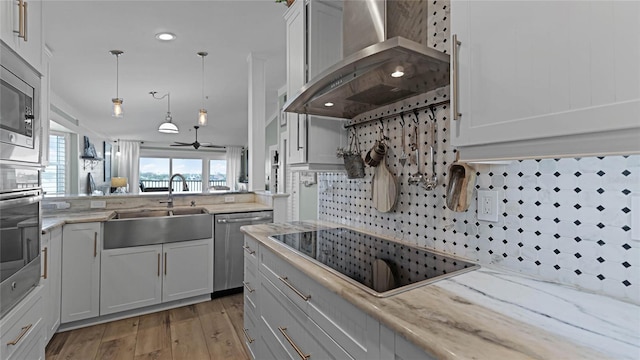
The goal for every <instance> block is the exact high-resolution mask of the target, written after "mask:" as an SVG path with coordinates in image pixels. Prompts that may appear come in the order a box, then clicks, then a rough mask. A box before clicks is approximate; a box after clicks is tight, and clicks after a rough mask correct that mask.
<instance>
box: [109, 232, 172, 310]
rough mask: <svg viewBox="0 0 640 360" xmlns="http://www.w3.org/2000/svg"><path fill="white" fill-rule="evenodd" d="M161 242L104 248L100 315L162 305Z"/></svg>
mask: <svg viewBox="0 0 640 360" xmlns="http://www.w3.org/2000/svg"><path fill="white" fill-rule="evenodd" d="M161 255H162V245H149V246H137V247H129V248H122V249H112V250H103V251H102V260H101V261H102V264H101V265H102V269H101V271H100V315H106V314H112V313H115V312H120V311H125V310H131V309H137V308H141V307H144V306H150V305H155V304H159V303H160V301H161V296H162V277H161V273H162V269H161V265H162V264H161V261H162V260H161Z"/></svg>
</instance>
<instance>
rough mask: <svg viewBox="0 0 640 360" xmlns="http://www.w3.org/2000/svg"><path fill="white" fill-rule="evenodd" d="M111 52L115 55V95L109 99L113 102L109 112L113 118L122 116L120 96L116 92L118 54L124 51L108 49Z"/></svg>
mask: <svg viewBox="0 0 640 360" xmlns="http://www.w3.org/2000/svg"><path fill="white" fill-rule="evenodd" d="M109 52H110V53H111V55H113V56H115V57H116V97H115V98H113V99H111V102H112V103H113V112H112V113H111V116H113V117H114V118H118V119H120V118H122V115H123V110H122V98H120V97H119V94H118V87H119V84H118V78H119V75H120V62H119V58H120V55H122V54H124V51H122V50H111V51H109Z"/></svg>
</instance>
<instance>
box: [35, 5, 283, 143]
mask: <svg viewBox="0 0 640 360" xmlns="http://www.w3.org/2000/svg"><path fill="white" fill-rule="evenodd" d="M285 10H286V7H285V6H284V5H282V4H278V3H275V2H274V1H273V0H252V1H250V0H232V1H218V0H215V1H213V0H208V1H182V0H173V1H151V0H142V1H103V0H82V1H78V0H75V1H58V0H49V1H44V2H43V14H44V19H45V20H44V36H45V43H46V45H47V46H48V47H49V48H50V49H51V51H52V53H53V58H52V62H51V70H52V75H51V90H52V92H53V93H54V94H55V97H57V98H59V99H61V100H63V101H62V102H61V103H60V105H63V104H64V103H66V104H68V106H67V108H66V109H65V108H64V107H63V106H59V107H61V108H63V110H65V111H67V112H69V114H70V115H72V116H73V117H75V118H77V119H78V120H79V121H80V124H81V126H83V127H85V128H88V129H91V130H92V131H94V132H96V133H98V134H102V135H104V136H106V137H107V138H109V139H112V140H116V139H128V140H140V141H144V142H145V144H148V143H149V144H153V145H154V146H158V145H160V144H164V145H168V144H170V143H171V142H173V141H182V142H192V141H193V137H194V134H193V129H192V127H193V125H196V119H197V114H198V109H199V108H200V105H201V94H202V83H201V79H202V77H201V73H202V62H201V61H202V60H201V58H200V57H199V56H197V55H196V53H197V52H198V51H206V52H208V53H209V55H208V56H207V57H206V58H205V96H207V97H208V98H207V99H205V108H206V109H207V110H208V112H209V125H208V126H207V127H206V128H203V129H200V130H199V131H198V140H199V141H201V142H213V143H214V144H218V145H246V144H247V99H248V90H247V88H248V64H247V56H248V55H249V54H250V53H253V54H254V56H256V57H258V58H262V59H264V60H266V66H265V71H266V91H267V99H266V103H267V105H266V108H267V110H266V116H267V117H270V116H271V115H272V114H273V113H274V112H275V111H276V107H277V105H276V103H277V90H278V89H279V88H280V87H282V86H283V85H284V84H285V81H286V79H285V27H284V19H283V13H284V12H285ZM161 31H169V32H172V33H174V34H176V35H177V39H176V40H174V41H172V42H160V41H159V40H157V39H155V34H156V33H158V32H161ZM113 49H118V50H123V51H124V54H123V55H122V56H120V60H119V61H120V85H119V96H120V97H121V98H123V99H124V104H123V107H124V111H125V117H124V118H123V119H114V118H112V117H111V98H113V97H116V58H115V56H113V55H111V54H110V53H109V50H113ZM152 90H153V91H158V92H159V95H162V94H164V93H166V92H171V114H172V116H173V121H174V123H176V125H178V127H179V128H180V134H178V135H169V134H161V133H159V132H158V131H157V128H158V125H160V123H161V122H163V120H164V117H165V115H166V111H167V100H166V98H165V99H164V100H154V99H153V98H152V97H151V95H149V92H150V91H152ZM65 106H66V105H65ZM190 130H191V131H190Z"/></svg>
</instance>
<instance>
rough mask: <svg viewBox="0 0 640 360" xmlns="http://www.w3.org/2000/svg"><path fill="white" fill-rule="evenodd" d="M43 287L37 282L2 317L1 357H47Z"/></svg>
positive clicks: (10, 358) (16, 359)
mask: <svg viewBox="0 0 640 360" xmlns="http://www.w3.org/2000/svg"><path fill="white" fill-rule="evenodd" d="M43 289H44V287H43V286H37V287H36V288H35V289H34V290H33V291H32V292H31V293H30V294H29V295H27V297H26V298H24V299H23V300H22V301H21V302H20V304H18V305H17V306H16V307H15V308H14V309H12V310H11V311H10V312H8V313H7V314H6V315H5V316H4V317H3V318H2V320H0V359H2V360H13V359H15V360H22V359H29V360H32V359H34V360H35V359H44V348H45V344H44V336H45V334H44V330H45V329H44V310H43V308H42V306H43V303H44V299H43V297H46V296H47V295H46V294H44V293H43Z"/></svg>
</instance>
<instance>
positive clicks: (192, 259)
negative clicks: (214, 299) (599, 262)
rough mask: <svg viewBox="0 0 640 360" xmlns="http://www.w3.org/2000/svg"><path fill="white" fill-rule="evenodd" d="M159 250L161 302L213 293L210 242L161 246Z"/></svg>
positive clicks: (211, 248)
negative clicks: (161, 270) (161, 261)
mask: <svg viewBox="0 0 640 360" xmlns="http://www.w3.org/2000/svg"><path fill="white" fill-rule="evenodd" d="M162 250H163V251H164V270H163V271H164V280H163V284H162V301H163V302H167V301H173V300H180V299H185V298H188V297H192V296H197V295H203V294H210V293H212V292H213V239H204V240H193V241H184V242H177V243H171V244H164V245H162Z"/></svg>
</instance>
